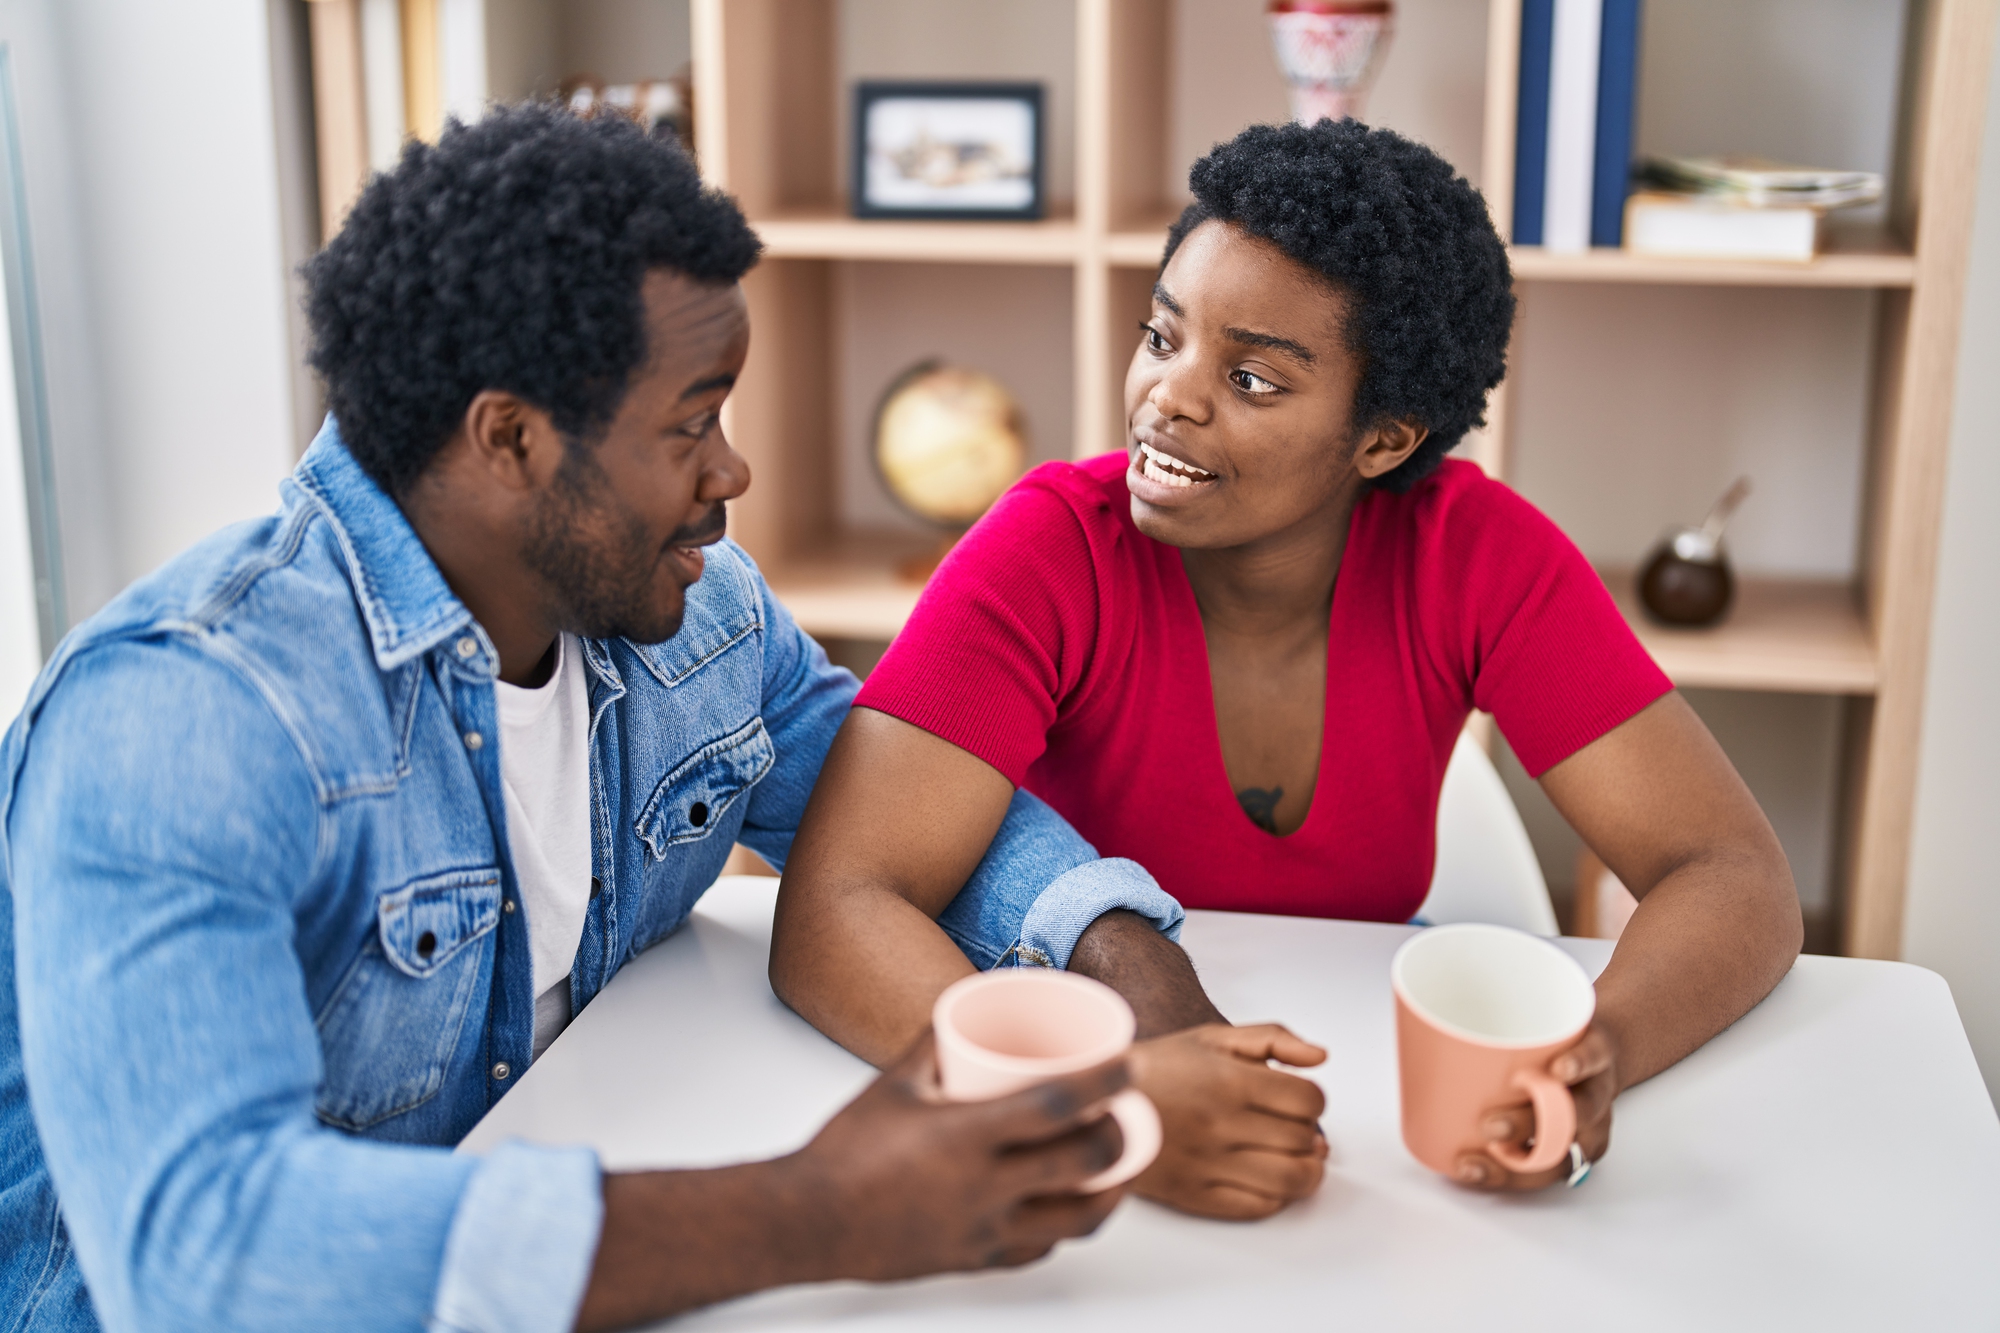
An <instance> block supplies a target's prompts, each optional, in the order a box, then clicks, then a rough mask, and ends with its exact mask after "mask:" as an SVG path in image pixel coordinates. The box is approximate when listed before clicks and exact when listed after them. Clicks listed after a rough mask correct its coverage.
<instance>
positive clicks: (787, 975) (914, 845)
mask: <svg viewBox="0 0 2000 1333" xmlns="http://www.w3.org/2000/svg"><path fill="white" fill-rule="evenodd" d="M1013 798H1014V784H1013V783H1011V782H1009V781H1008V780H1007V777H1006V775H1005V774H1003V773H1001V772H1000V770H999V769H997V768H994V767H993V766H992V765H990V764H988V763H987V762H986V761H985V760H983V759H980V758H978V757H977V756H975V755H973V754H972V753H970V752H969V751H966V750H962V749H960V748H959V747H958V746H956V745H953V744H952V743H951V742H950V741H946V740H942V739H940V738H939V737H936V736H933V735H931V734H930V733H929V732H927V731H925V730H923V729H922V728H920V727H914V726H911V725H910V724H909V723H907V722H904V721H902V720H901V719H900V718H894V717H890V716H889V715H888V714H886V713H878V712H875V711H874V710H872V709H867V708H857V709H854V710H853V711H852V712H850V713H849V714H848V716H847V720H846V722H845V723H843V724H842V725H841V728H840V734H839V735H838V736H836V737H835V738H834V742H833V748H832V749H831V750H830V751H828V753H827V756H826V764H825V765H824V766H823V767H822V768H821V769H820V775H819V781H818V783H817V784H816V785H815V786H814V788H813V794H812V799H811V800H810V801H809V802H808V803H807V805H806V813H805V817H804V818H803V819H801V820H800V821H799V833H798V838H797V840H796V841H794V842H793V844H792V854H791V856H790V857H789V858H788V859H787V860H786V862H785V875H784V884H783V887H782V889H781V891H780V892H779V894H778V914H777V918H776V921H775V922H774V924H773V926H772V930H771V988H772V989H773V990H775V991H776V992H777V993H778V998H780V999H782V1000H783V1001H784V1002H785V1003H786V1004H789V1005H790V1006H791V1007H792V1008H794V1009H796V1010H797V1011H798V1012H799V1013H800V1014H801V1015H803V1016H804V1017H805V1018H806V1019H807V1020H808V1021H809V1022H811V1023H812V1025H813V1026H814V1027H816V1028H818V1029H819V1030H820V1031H821V1032H824V1033H826V1035H827V1036H829V1037H832V1038H833V1039H834V1040H835V1041H837V1042H839V1043H840V1044H841V1045H842V1046H845V1047H846V1048H847V1049H848V1050H850V1051H853V1052H854V1053H855V1054H856V1055H859V1056H860V1057H861V1058H862V1059H864V1060H867V1061H868V1062H869V1063H871V1064H875V1065H880V1064H882V1063H883V1062H885V1061H887V1060H890V1059H893V1058H894V1057H895V1056H896V1055H897V1054H899V1053H900V1052H902V1051H904V1050H906V1049H908V1047H909V1045H910V1043H911V1042H912V1041H914V1040H915V1039H916V1037H917V1034H918V1033H920V1032H922V1031H923V1030H924V1028H925V1027H927V1026H928V1025H929V1024H930V1017H931V1004H932V1002H934V1001H935V1000H936V999H937V997H938V992H940V991H942V990H943V989H944V988H945V987H946V986H949V985H950V984H951V983H952V982H954V981H956V980H957V979H958V978H960V977H962V976H968V975H970V974H971V973H972V972H973V970H974V969H973V966H972V963H971V962H970V961H969V960H968V959H967V958H966V956H965V955H964V954H963V953H961V952H959V948H958V946H957V945H956V944H953V943H952V942H951V940H950V938H949V937H947V936H946V935H945V933H944V931H943V930H942V929H940V928H939V926H938V924H937V920H936V918H937V915H938V913H940V912H942V911H944V909H945V908H946V907H947V906H949V905H950V903H951V900H952V899H953V898H954V897H956V896H957V894H958V891H959V890H960V889H961V888H963V887H964V886H965V882H966V881H967V880H968V879H970V878H972V872H973V870H974V869H975V868H977V866H978V865H979V861H980V858H981V857H983V856H985V855H986V849H987V847H988V846H989V845H990V844H991V843H992V841H993V835H994V834H995V833H998V832H999V831H1000V824H1001V822H1002V821H1003V820H1005V819H1006V817H1007V805H1008V803H1009V802H1010V801H1012V800H1013Z"/></svg>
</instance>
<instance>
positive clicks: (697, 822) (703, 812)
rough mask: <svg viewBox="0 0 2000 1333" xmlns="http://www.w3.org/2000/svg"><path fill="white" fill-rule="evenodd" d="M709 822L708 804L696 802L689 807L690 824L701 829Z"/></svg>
mask: <svg viewBox="0 0 2000 1333" xmlns="http://www.w3.org/2000/svg"><path fill="white" fill-rule="evenodd" d="M707 822H708V802H707V801H696V802H695V803H694V804H693V805H691V806H689V807H688V823H690V824H692V825H694V826H695V827H696V828H700V827H701V826H702V825H703V824H706V823H707Z"/></svg>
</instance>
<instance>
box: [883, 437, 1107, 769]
mask: <svg viewBox="0 0 2000 1333" xmlns="http://www.w3.org/2000/svg"><path fill="white" fill-rule="evenodd" d="M1064 466H1065V465H1063V464H1044V465H1043V466H1042V467H1040V468H1037V469H1035V470H1034V471H1033V472H1030V473H1029V474H1028V475H1027V476H1026V477H1023V478H1022V479H1021V481H1020V482H1018V483H1016V485H1015V486H1014V488H1013V489H1012V490H1010V491H1008V492H1007V494H1006V495H1004V496H1002V497H1001V498H1000V500H999V501H998V502H997V503H996V504H995V505H994V506H993V508H992V509H991V510H989V511H987V513H986V515H985V517H983V518H981V519H980V520H979V522H978V523H976V524H974V525H973V527H972V530H971V531H970V532H968V533H966V534H965V536H964V538H963V539H961V540H960V541H959V543H958V545H957V546H956V547H954V548H953V550H952V552H951V554H950V555H948V556H946V557H945V560H944V563H943V564H941V565H940V566H939V567H938V570H937V573H936V574H934V575H932V576H931V581H930V584H929V586H928V587H926V588H925V589H924V594H923V596H922V597H921V598H920V599H918V602H917V607H916V610H915V611H914V612H912V613H911V615H910V620H909V623H908V624H907V625H905V626H904V627H903V632H902V633H901V634H899V635H898V636H897V637H896V640H895V642H894V643H893V644H891V645H890V647H889V651H888V653H887V654H885V655H884V656H883V658H882V660H881V662H880V663H879V664H877V666H876V667H875V669H874V671H872V672H870V673H869V676H868V681H867V683H866V684H865V685H863V686H862V688H861V694H860V696H859V697H858V698H857V699H856V700H855V701H854V702H855V705H856V706H857V707H860V708H873V709H876V710H877V711H879V712H884V713H888V714H891V715H892V716H895V717H899V718H901V719H902V720H903V721H905V722H908V723H910V724H911V725H913V726H918V727H922V728H923V729H924V730H925V731H928V732H930V733H932V734H933V735H936V736H941V737H943V738H944V739H945V740H948V741H950V742H951V743H952V744H954V745H956V746H958V747H959V748H960V749H963V750H967V751H970V752H971V753H973V754H975V755H978V756H979V757H980V758H981V759H984V760H985V761H986V762H987V763H989V764H991V765H993V767H995V768H997V769H999V770H1000V771H1001V772H1002V773H1004V774H1006V775H1007V779H1008V781H1010V782H1012V783H1013V784H1014V785H1015V786H1017V787H1018V786H1020V785H1021V784H1022V782H1023V781H1024V780H1025V779H1026V777H1027V772H1028V768H1029V766H1030V765H1031V764H1033V763H1034V762H1035V760H1036V759H1038V758H1040V757H1041V755H1042V752H1043V750H1044V749H1045V748H1046V745H1047V737H1048V732H1049V728H1050V727H1051V726H1053V725H1054V723H1055V720H1056V715H1057V712H1058V710H1059V709H1060V708H1061V706H1062V704H1063V702H1064V701H1065V700H1066V699H1068V698H1069V697H1070V696H1071V695H1073V694H1074V693H1075V692H1076V691H1077V690H1078V689H1079V688H1080V687H1081V686H1082V685H1083V684H1084V682H1085V679H1086V677H1087V674H1088V667H1089V659H1090V658H1091V656H1092V654H1093V651H1094V648H1095V645H1096V643H1097V640H1098V632H1099V624H1098V620H1099V616H1098V608H1099V600H1100V599H1099V595H1098V572H1097V569H1096V561H1095V560H1094V558H1093V551H1092V546H1093V543H1092V540H1091V537H1092V535H1093V534H1091V533H1088V532H1087V531H1086V528H1085V523H1084V516H1083V515H1082V514H1079V512H1078V511H1079V508H1082V509H1084V511H1085V513H1089V512H1090V511H1091V509H1092V508H1093V506H1092V504H1091V502H1090V500H1089V498H1088V497H1087V496H1085V497H1082V499H1081V503H1079V497H1075V496H1071V495H1070V494H1068V491H1069V490H1070V489H1072V488H1071V487H1068V486H1065V485H1063V481H1064V476H1063V474H1061V473H1058V472H1055V471H1053V470H1054V469H1060V468H1063V467H1064ZM1069 470H1070V471H1071V472H1074V471H1075V470H1076V469H1074V468H1071V469H1069Z"/></svg>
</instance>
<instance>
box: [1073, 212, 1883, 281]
mask: <svg viewBox="0 0 2000 1333" xmlns="http://www.w3.org/2000/svg"><path fill="white" fill-rule="evenodd" d="M1166 244H1167V228H1166V224H1165V223H1161V224H1160V225H1159V226H1158V227H1157V228H1151V227H1148V228H1136V229H1133V230H1130V231H1114V232H1112V233H1111V234H1110V235H1109V236H1107V237H1106V238H1105V246H1104V256H1105V259H1106V260H1108V261H1109V262H1110V263H1112V264H1114V265H1117V266H1118V267H1121V268H1152V267H1154V266H1155V265H1157V264H1158V263H1159V262H1160V252H1161V251H1162V250H1164V249H1165V248H1166ZM1507 261H1508V263H1510V264H1511V265H1513V269H1514V279H1515V281H1517V282H1606V283H1616V282H1643V283H1669V284H1671V283H1680V284H1684V285H1687V286H1696V287H1908V286H1910V285H1912V284H1913V283H1914V282H1915V281H1916V276H1917V260H1916V256H1915V255H1912V254H1911V253H1910V251H1909V248H1908V247H1906V246H1899V245H1897V244H1896V243H1895V242H1894V241H1891V240H1889V239H1888V238H1886V237H1884V236H1881V235H1861V236H1853V237H1841V236H1836V238H1835V242H1834V245H1833V247H1832V248H1831V249H1829V250H1828V251H1827V252H1826V253H1825V254H1822V255H1821V256H1820V257H1819V258H1817V259H1815V260H1813V261H1812V262H1810V263H1806V264H1787V263H1778V262H1774V261H1769V260H1756V259H1668V258H1664V257H1661V256H1658V255H1635V254H1631V253H1629V252H1627V251H1624V250H1610V249H1597V250H1587V251H1585V252H1584V253H1582V254H1574V255H1564V254H1550V253H1549V252H1548V251H1547V250H1544V249H1542V248H1541V247H1540V246H1532V245H1514V246H1509V247H1508V248H1507Z"/></svg>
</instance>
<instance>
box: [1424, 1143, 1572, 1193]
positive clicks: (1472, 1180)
mask: <svg viewBox="0 0 2000 1333" xmlns="http://www.w3.org/2000/svg"><path fill="white" fill-rule="evenodd" d="M1452 1179H1454V1180H1456V1181H1457V1182H1458V1183H1459V1184H1461V1185H1467V1186H1470V1187H1471V1188H1473V1189H1476V1190H1539V1189H1547V1188H1548V1187H1549V1186H1551V1185H1553V1184H1555V1183H1556V1182H1557V1181H1558V1180H1567V1179H1569V1163H1568V1162H1564V1163H1563V1164H1562V1165H1561V1166H1557V1167H1552V1168H1550V1169H1549V1170H1547V1171H1536V1172H1534V1173H1532V1174H1529V1173H1524V1172H1519V1171H1509V1170H1508V1169H1507V1168H1506V1167H1504V1166H1502V1165H1500V1163H1498V1162H1496V1161H1494V1160H1493V1159H1492V1158H1491V1157H1488V1156H1487V1155H1486V1154H1484V1153H1476V1152H1469V1153H1461V1154H1460V1155H1459V1158H1458V1161H1457V1162H1455V1163H1453V1169H1452Z"/></svg>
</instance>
